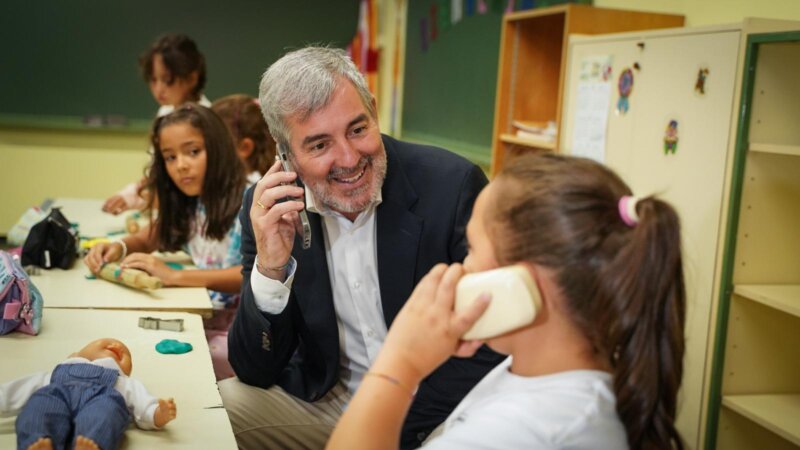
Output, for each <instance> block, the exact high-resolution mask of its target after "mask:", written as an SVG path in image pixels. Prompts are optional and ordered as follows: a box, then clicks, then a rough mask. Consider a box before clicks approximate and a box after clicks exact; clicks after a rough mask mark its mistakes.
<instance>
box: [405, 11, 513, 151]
mask: <svg viewBox="0 0 800 450" xmlns="http://www.w3.org/2000/svg"><path fill="white" fill-rule="evenodd" d="M478 3H479V1H478V0H475V1H466V2H464V9H463V17H462V18H461V20H460V21H459V22H457V23H454V24H453V23H450V24H449V25H445V26H442V25H443V24H446V23H448V22H450V20H449V19H450V17H449V15H447V16H446V17H437V20H436V22H437V24H436V25H437V26H436V34H437V35H436V38H435V39H434V38H433V37H432V36H431V34H432V24H433V22H434V21H433V20H432V6H434V5H435V6H436V14H437V16H441V15H442V14H443V13H444V14H449V10H448V8H449V4H450V1H449V0H447V1H444V0H425V1H419V0H412V1H410V3H409V6H408V22H407V35H406V36H407V39H406V60H405V74H404V76H405V80H404V86H403V97H404V98H403V121H402V135H403V137H404V138H407V139H410V140H418V141H423V142H430V143H433V144H439V145H443V146H445V147H447V148H448V149H449V150H453V151H456V152H458V153H461V154H463V155H464V156H467V157H469V158H470V159H472V160H474V161H476V162H478V163H482V164H486V165H488V163H489V159H490V157H491V141H492V125H493V117H494V98H495V90H496V89H497V64H498V55H499V48H500V26H501V22H502V11H500V8H497V7H496V4H497V3H498V2H497V1H495V0H485V1H484V3H485V4H486V5H489V7H488V8H487V11H486V13H485V14H480V13H479V11H478V10H477V5H478ZM470 5H476V8H475V10H474V11H470V10H469V7H470ZM469 12H473V14H472V15H468V13H469ZM423 34H424V35H425V37H423ZM425 44H427V46H426V45H425ZM425 47H427V48H425Z"/></svg>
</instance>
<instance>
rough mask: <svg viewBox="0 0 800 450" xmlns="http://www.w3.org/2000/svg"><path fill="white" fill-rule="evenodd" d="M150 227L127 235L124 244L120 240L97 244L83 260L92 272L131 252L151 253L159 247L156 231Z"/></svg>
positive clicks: (123, 240) (96, 271)
mask: <svg viewBox="0 0 800 450" xmlns="http://www.w3.org/2000/svg"><path fill="white" fill-rule="evenodd" d="M150 229H151V228H150V227H149V226H146V227H143V228H142V229H141V230H139V231H138V232H137V233H134V234H131V235H129V236H126V237H125V238H123V239H122V242H123V243H124V245H123V243H120V242H104V243H100V244H95V245H94V246H93V247H92V248H91V249H90V250H89V253H88V254H87V255H86V257H84V258H83V262H84V263H85V264H86V266H87V267H88V268H89V270H91V271H92V273H98V272H99V271H100V269H101V268H102V267H103V264H105V263H109V262H114V261H118V260H119V259H121V258H124V257H125V256H126V255H130V254H131V253H136V252H144V253H150V252H152V251H154V250H156V249H157V248H158V240H157V238H156V236H155V233H152V234H151V233H150Z"/></svg>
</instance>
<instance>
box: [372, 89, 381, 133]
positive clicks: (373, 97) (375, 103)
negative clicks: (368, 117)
mask: <svg viewBox="0 0 800 450" xmlns="http://www.w3.org/2000/svg"><path fill="white" fill-rule="evenodd" d="M370 103H371V104H372V110H373V111H375V117H373V119H375V123H377V124H378V126H380V122H379V121H378V101H377V100H375V96H374V95H373V96H372V100H371V101H370Z"/></svg>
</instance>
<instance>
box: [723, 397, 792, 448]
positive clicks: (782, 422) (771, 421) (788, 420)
mask: <svg viewBox="0 0 800 450" xmlns="http://www.w3.org/2000/svg"><path fill="white" fill-rule="evenodd" d="M722 405H723V406H725V407H727V408H729V409H730V410H731V411H735V412H737V413H739V414H741V415H742V416H744V417H746V418H748V419H750V420H752V421H753V422H756V423H758V424H759V425H761V426H763V427H764V428H766V429H768V430H770V431H772V432H773V433H776V434H778V435H779V436H781V437H782V438H784V439H786V440H788V441H790V442H791V443H793V444H794V445H797V446H800V420H798V418H800V395H730V396H725V397H723V398H722Z"/></svg>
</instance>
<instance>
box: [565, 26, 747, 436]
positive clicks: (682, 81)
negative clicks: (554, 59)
mask: <svg viewBox="0 0 800 450" xmlns="http://www.w3.org/2000/svg"><path fill="white" fill-rule="evenodd" d="M740 34H741V32H740V30H738V29H725V30H718V31H706V32H701V33H698V32H693V31H692V30H691V29H683V30H678V31H676V32H675V33H665V32H657V33H649V34H648V33H642V34H636V35H634V34H627V35H625V36H623V37H621V38H620V39H618V40H614V39H613V37H605V38H604V37H599V38H598V41H597V42H596V43H593V42H592V41H593V40H592V39H586V40H580V41H578V42H576V44H575V45H572V46H570V55H569V58H570V66H569V71H570V73H569V74H568V82H569V85H568V89H567V93H566V95H567V98H566V102H567V103H566V105H567V106H566V108H567V109H566V110H565V114H564V120H565V121H566V122H565V126H564V131H565V135H564V136H563V140H562V142H563V145H562V150H563V151H564V153H572V151H571V150H572V136H570V135H571V134H572V133H573V132H574V129H575V127H576V126H578V124H576V123H575V118H576V117H577V115H576V114H577V111H575V110H574V108H576V107H577V105H578V103H579V101H578V100H577V99H576V96H577V88H578V84H579V82H580V79H579V78H580V77H579V74H578V72H579V71H580V63H581V61H582V60H584V59H585V58H587V57H591V56H593V55H594V56H596V55H609V56H610V57H611V59H612V61H613V75H612V79H611V82H612V83H613V84H612V93H611V98H610V101H609V105H608V108H609V109H608V110H609V116H608V129H607V133H606V151H605V160H604V162H605V163H606V164H607V165H608V166H610V167H611V168H613V169H614V170H615V171H616V172H617V173H618V174H619V175H620V176H621V177H622V178H623V179H624V180H625V181H626V182H627V183H628V185H629V186H630V187H631V189H632V190H633V192H634V194H635V195H637V196H646V195H650V194H656V195H658V196H659V197H661V198H663V199H665V200H667V201H668V202H670V203H671V204H672V205H673V206H674V207H675V208H676V209H677V211H678V214H679V215H680V218H681V222H682V233H683V255H684V261H685V263H684V267H685V269H684V271H685V274H686V283H687V285H686V288H687V301H688V311H687V323H686V357H685V360H684V375H683V384H682V389H681V393H680V400H679V401H680V403H679V412H678V419H677V422H678V430H679V431H680V433H681V435H682V436H683V437H684V439H685V441H686V442H687V444H688V445H689V447H690V448H695V447H698V446H699V445H698V444H699V443H698V442H697V439H698V436H699V431H700V427H701V426H703V424H701V412H702V405H703V404H704V401H705V400H704V398H703V393H704V390H703V387H704V381H705V379H706V376H705V375H706V371H708V370H710V367H706V356H707V353H706V352H707V348H708V345H709V337H710V333H709V332H710V329H711V326H712V324H710V319H711V310H712V306H713V305H714V304H715V302H716V299H714V298H712V293H713V290H714V274H715V265H716V263H717V256H718V251H717V242H718V237H719V235H720V232H721V230H720V228H721V222H722V218H721V212H722V205H723V203H724V199H723V196H724V195H725V194H724V192H723V190H724V182H725V175H726V173H727V171H728V170H729V168H727V167H726V161H727V154H728V148H729V142H728V141H729V136H730V127H731V126H732V123H733V122H732V119H733V118H732V110H733V109H732V108H733V99H734V90H735V89H736V88H737V85H738V84H737V62H738V57H739V42H740ZM635 64H636V65H638V69H633V74H634V84H633V89H632V91H631V95H630V97H629V98H628V107H629V109H628V111H627V112H626V113H624V114H618V113H617V112H616V110H617V103H618V100H619V97H620V95H619V89H618V86H617V83H618V80H619V76H620V73H622V71H623V70H624V69H626V68H633V67H634V65H635ZM701 69H708V73H707V74H706V79H705V85H704V91H705V93H704V94H700V93H698V92H697V91H696V89H695V85H696V82H697V78H698V72H699V71H700V70H701ZM672 120H675V121H676V122H677V137H678V141H677V147H676V150H675V152H674V153H672V152H670V153H665V149H664V140H665V139H664V138H665V136H666V132H667V126H668V124H669V123H670V121H672Z"/></svg>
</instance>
